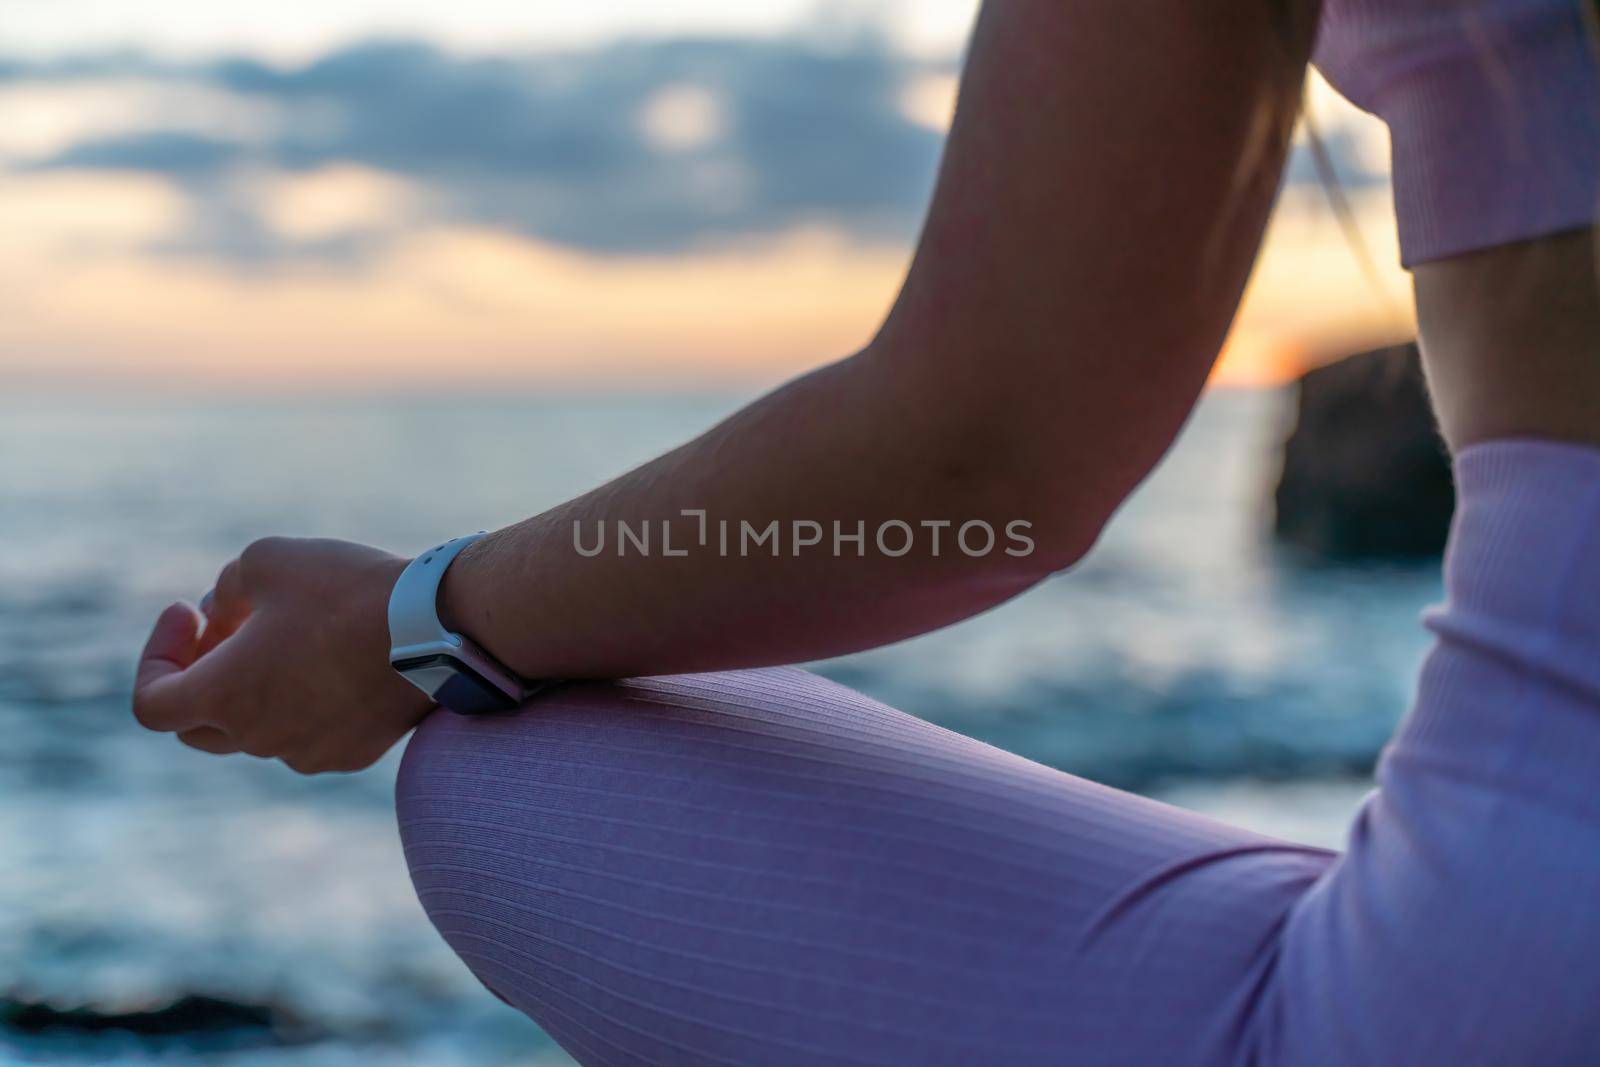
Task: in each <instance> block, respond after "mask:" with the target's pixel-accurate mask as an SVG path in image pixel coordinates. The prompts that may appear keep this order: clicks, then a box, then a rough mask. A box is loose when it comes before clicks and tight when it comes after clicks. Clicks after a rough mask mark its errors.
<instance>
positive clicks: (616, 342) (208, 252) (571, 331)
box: [0, 64, 1411, 390]
mask: <svg viewBox="0 0 1600 1067" xmlns="http://www.w3.org/2000/svg"><path fill="white" fill-rule="evenodd" d="M925 68H926V64H923V66H921V67H916V68H915V69H913V70H912V71H911V73H909V74H907V75H906V76H904V78H903V79H902V80H901V81H900V82H899V83H898V87H897V88H895V89H894V92H893V97H892V100H891V105H892V107H893V108H894V109H896V112H897V114H898V116H899V119H898V121H900V122H902V123H903V124H904V128H905V129H906V130H908V131H916V130H922V131H925V132H926V133H927V134H928V135H930V136H937V135H939V134H942V132H943V130H944V129H945V128H946V127H947V124H948V122H949V118H950V114H951V112H952V109H953V106H954V98H955V78H954V76H953V74H951V73H949V72H948V70H949V68H948V65H946V67H945V68H944V69H943V70H938V69H931V70H930V69H925ZM805 88H806V87H805V86H794V87H793V89H794V91H795V92H796V93H803V92H804V91H805ZM737 103H738V98H737V97H736V96H730V95H727V94H724V95H718V93H717V92H714V91H713V90H712V89H709V88H707V87H705V86H701V85H696V84H694V83H692V82H689V81H684V80H683V79H682V78H675V79H673V80H668V81H666V82H665V83H663V84H662V85H660V86H659V87H658V88H657V89H655V90H652V91H651V92H650V94H649V96H648V98H647V99H646V101H645V103H644V104H643V105H642V106H641V107H640V108H639V109H638V111H637V113H636V114H634V115H632V116H630V117H629V119H630V122H631V124H632V125H631V129H632V131H633V135H635V136H636V137H637V138H638V139H639V140H640V141H641V142H642V143H644V144H645V145H647V146H648V147H649V148H650V150H651V151H653V152H654V153H656V155H657V157H658V158H661V159H664V160H666V161H667V162H668V164H669V165H674V166H676V165H681V166H683V168H684V169H685V173H686V174H687V175H688V177H687V179H686V181H687V185H686V186H685V192H684V193H683V195H684V196H686V197H690V198H696V197H701V198H709V199H708V200H707V203H710V204H712V205H713V206H712V207H711V208H710V209H709V213H705V210H704V209H702V219H701V223H700V224H701V225H703V227H704V230H705V232H704V233H701V234H696V233H695V232H693V231H692V229H691V228H689V227H686V228H685V234H686V236H685V237H684V238H683V239H681V240H680V239H677V238H672V239H669V240H667V241H664V242H657V243H660V244H661V245H662V246H661V247H652V246H651V241H653V240H654V238H649V239H643V240H638V241H635V240H633V239H632V238H631V237H630V236H629V235H628V234H627V233H626V232H624V233H621V235H620V236H618V234H616V233H613V232H611V230H609V229H606V228H605V226H606V223H605V221H604V215H603V212H604V210H605V209H604V208H603V205H602V207H601V209H600V210H601V212H602V214H601V215H600V216H599V217H598V220H597V221H594V222H591V223H588V225H589V226H590V230H592V231H593V232H594V233H595V234H596V236H595V237H594V238H590V237H588V236H585V235H583V234H580V235H579V236H578V237H577V238H575V239H565V238H563V237H562V236H560V231H562V228H563V226H565V223H564V222H563V221H562V217H556V218H555V219H554V220H553V221H552V222H551V223H550V224H549V225H548V226H547V229H550V230H552V231H555V232H554V233H553V235H551V236H547V235H546V234H545V233H543V232H540V227H539V226H537V225H530V226H528V227H521V226H516V225H506V224H504V221H503V219H504V215H503V214H502V215H500V216H493V217H491V216H489V215H486V214H482V213H480V214H479V217H473V214H474V212H473V210H461V209H460V208H447V207H441V203H442V196H443V195H444V194H442V193H441V192H440V190H439V189H438V188H437V187H435V186H431V185H430V181H429V180H428V179H429V173H430V172H428V171H427V170H426V168H424V170H423V171H421V172H418V173H412V174H408V173H406V172H404V169H403V168H394V169H391V168H390V167H386V166H383V165H379V164H378V163H377V162H375V161H363V160H360V159H341V158H330V159H328V160H327V161H325V162H322V163H319V164H317V165H314V166H301V165H298V164H297V165H293V166H287V167H285V166H278V165H273V164H271V163H269V162H266V161H264V160H258V159H256V158H255V157H256V156H258V155H259V151H258V150H257V149H253V148H250V146H251V145H255V144H257V143H266V142H267V141H268V140H269V139H270V138H272V137H282V136H286V134H285V132H284V131H285V129H288V130H289V133H290V134H292V133H293V129H292V123H291V119H292V116H290V117H287V118H286V117H285V114H286V113H279V112H274V111H273V110H272V109H271V107H270V106H269V104H268V103H264V102H263V101H262V100H261V99H256V98H252V97H251V96H249V94H247V93H243V92H239V91H228V90H224V89H220V88H218V87H216V86H214V85H204V86H200V87H195V88H188V89H186V88H184V87H183V86H181V85H178V86H175V85H173V84H170V83H168V82H163V81H160V80H159V79H152V78H151V77H149V76H148V75H141V76H139V77H131V76H127V75H123V74H117V75H116V76H114V77H113V76H108V77H106V78H105V79H101V80H98V81H96V80H82V81H81V82H79V81H72V80H70V79H63V78H62V77H60V76H57V75H47V76H46V75H42V76H40V77H37V78H33V79H29V78H21V79H13V81H12V83H11V84H10V85H5V86H0V119H10V120H13V121H8V122H6V123H3V124H0V231H3V232H4V233H5V234H6V235H7V240H6V241H5V242H4V243H3V244H0V374H3V375H5V376H6V377H7V378H9V379H10V380H11V381H12V382H13V383H17V384H21V385H24V386H26V385H31V384H37V385H43V386H49V385H52V384H62V383H75V382H82V381H93V382H101V383H115V384H117V385H118V386H119V387H128V386H141V385H142V386H148V387H151V388H158V389H171V388H207V387H228V386H249V387H255V388H260V387H266V388H273V389H290V390H300V389H329V390H350V389H362V388H371V387H372V383H374V382H375V381H377V382H382V383H383V384H384V387H386V388H396V389H405V388H410V387H416V386H424V385H430V384H432V383H435V382H436V381H437V379H438V374H439V369H440V368H441V367H448V368H449V371H450V374H451V379H452V381H454V382H455V383H457V384H458V385H462V386H466V387H474V386H506V385H518V384H521V385H529V386H541V385H552V384H580V385H581V384H595V385H606V384H614V383H625V384H628V385H638V384H650V385H670V384H673V383H676V382H688V383H707V382H720V381H730V382H762V381H770V380H776V379H778V378H781V377H783V376H786V375H789V374H793V373H795V372H798V371H801V370H804V369H805V368H808V367H811V366H815V365H817V364H819V363H822V362H824V361H826V360H829V359H832V358H835V357H838V356H840V355H843V354H845V353H848V352H849V351H852V350H853V349H854V348H855V347H857V346H859V345H860V344H862V343H863V342H864V341H865V340H866V339H867V338H868V337H869V336H870V334H871V332H872V330H873V329H874V327H875V326H876V325H877V323H878V322H879V320H880V319H881V316H882V315H883V313H884V312H885V310H886V309H887V307H888V305H889V303H890V302H891V301H892V299H893V297H894V294H895V291H896V288H897V286H898V284H899V282H900V279H901V276H902V274H903V271H904V269H905V266H906V263H907V260H908V257H909V254H910V247H911V238H912V236H913V235H914V232H915V226H914V222H915V217H916V215H917V214H919V213H920V210H921V204H920V203H919V202H917V199H916V197H914V196H911V195H909V194H908V195H903V196H901V195H899V194H896V195H897V196H898V199H896V200H895V201H894V205H895V209H896V211H898V212H899V214H900V216H901V221H900V222H899V223H897V228H891V229H890V230H888V231H884V232H874V230H873V229H872V228H862V227H861V226H859V225H858V224H857V223H856V222H852V221H850V220H847V219H839V218H830V217H828V216H829V212H828V211H827V210H824V209H819V210H815V211H811V212H809V215H810V216H812V217H805V213H802V214H800V215H797V216H795V217H794V218H789V219H780V220H778V221H775V222H772V223H766V222H762V223H760V224H758V225H754V226H749V227H743V228H742V229H741V226H739V225H733V224H724V222H723V221H722V220H721V219H720V218H719V216H718V214H717V212H718V211H719V210H721V209H720V208H718V207H716V206H715V205H716V204H717V203H720V202H722V201H725V200H729V198H731V202H735V203H736V202H737V201H738V199H739V197H740V196H741V195H743V192H742V190H743V188H744V186H746V185H748V183H749V181H751V180H752V179H751V178H750V177H749V175H748V173H747V171H748V167H743V168H742V169H741V165H739V164H738V163H737V161H735V162H729V158H728V157H726V156H724V155H718V154H717V153H718V147H717V146H718V144H719V142H722V141H725V140H726V139H727V138H729V137H730V132H729V131H730V126H731V123H732V119H731V118H730V109H731V108H732V107H733V106H734V105H736V104H737ZM1310 106H1311V107H1312V109H1313V113H1314V114H1317V115H1318V117H1319V121H1321V122H1323V123H1325V124H1328V123H1332V124H1336V125H1338V126H1339V128H1340V129H1343V130H1346V131H1354V133H1353V134H1350V133H1348V132H1347V135H1346V140H1347V141H1348V142H1349V143H1350V144H1353V145H1355V146H1356V149H1357V150H1358V151H1359V152H1360V153H1361V154H1363V155H1364V156H1365V157H1366V161H1367V162H1368V163H1370V164H1371V166H1372V167H1373V168H1374V169H1380V168H1382V167H1383V166H1384V162H1385V161H1384V159H1383V156H1384V151H1385V147H1384V145H1383V143H1382V140H1381V138H1382V135H1381V127H1377V128H1375V124H1373V123H1371V122H1370V120H1367V119H1366V118H1365V117H1364V116H1360V115H1359V114H1358V113H1356V112H1354V111H1353V110H1352V109H1350V108H1349V107H1348V105H1344V104H1342V102H1339V101H1338V100H1337V98H1335V97H1334V96H1333V94H1332V93H1331V92H1329V91H1327V90H1326V88H1325V87H1324V86H1321V85H1317V86H1314V87H1313V91H1312V93H1311V100H1310ZM151 115H156V116H165V121H166V122H167V128H163V129H158V130H155V131H153V132H152V133H149V134H146V133H145V126H146V125H148V123H149V121H150V116H151ZM130 130H132V131H137V132H138V135H139V136H151V137H155V136H160V137H165V138H168V139H169V140H171V139H173V138H181V137H191V138H194V137H196V136H197V135H196V134H195V131H216V130H226V131H229V133H230V136H237V137H238V138H240V139H241V141H242V143H243V144H244V145H245V146H246V149H247V150H246V151H244V152H243V154H242V155H241V157H240V162H238V163H237V164H233V165H231V166H230V168H229V169H228V170H227V171H225V172H221V171H211V170H204V171H194V172H192V173H191V172H190V171H186V170H183V169H181V168H178V167H176V166H164V165H157V164H155V163H151V162H147V161H144V160H143V159H141V158H138V157H135V156H128V157H127V158H126V159H123V158H122V157H112V156H110V155H108V154H107V151H106V150H103V149H100V148H99V146H101V145H112V146H117V145H121V144H123V143H124V142H125V141H126V140H127V139H128V136H129V134H128V131H130ZM208 136H210V134H208ZM119 138H121V140H118V139H119ZM97 139H98V140H97ZM162 143H166V142H162ZM183 143H187V142H183ZM197 143H202V144H203V142H198V141H197ZM83 145H88V146H89V147H88V149H84V148H83V147H81V146H83ZM96 151H99V153H100V154H98V155H96V154H95V152H96ZM352 154H357V153H352ZM929 158H930V159H931V157H929ZM7 161H9V162H10V164H11V165H10V166H4V164H5V163H6V162H7ZM41 161H44V163H43V165H41ZM929 176H930V177H931V172H930V175H929ZM573 188H577V189H579V190H580V191H581V188H582V183H581V181H580V180H579V179H574V180H573ZM470 195H474V196H476V195H478V194H470ZM560 195H563V196H567V195H572V194H571V193H570V191H567V190H563V191H561V194H560ZM686 203H688V201H686ZM1350 203H1351V205H1352V215H1353V218H1354V221H1355V223H1356V224H1357V227H1358V229H1359V233H1360V240H1359V242H1358V243H1356V244H1353V243H1352V241H1351V239H1350V235H1349V234H1347V233H1346V232H1345V231H1344V230H1343V229H1342V228H1341V226H1340V225H1339V222H1338V220H1337V218H1336V217H1335V215H1334V213H1333V212H1332V211H1331V210H1330V209H1329V207H1328V206H1327V201H1326V199H1325V197H1324V196H1323V190H1322V189H1321V188H1318V187H1317V185H1316V183H1315V182H1305V181H1301V182H1299V183H1293V182H1291V184H1290V185H1289V186H1288V187H1286V189H1285V192H1284V195H1283V196H1282V198H1281V201H1280V206H1279V210H1278V213H1277V215H1276V217H1275V219H1274V222H1273V225H1272V228H1271V231H1270V234H1269V238H1268V241H1267V244H1266V248H1265V251H1264V253H1263V256H1262V259H1261V261H1260V264H1259V265H1258V269H1257V271H1256V273H1255V276H1254V278H1253V280H1252V282H1251V285H1250V288H1249V291H1248V294H1247V298H1246V301H1245V304H1244V306H1243V308H1242V309H1241V312H1240V315H1239V318H1238V320H1237V322H1236V325H1235V329H1234V331H1233V333H1232V335H1231V337H1230V339H1229V341H1228V344H1227V346H1226V349H1225V351H1224V353H1223V355H1222V358H1221V360H1220V362H1219V365H1218V368H1217V370H1216V373H1215V376H1214V381H1216V382H1219V383H1223V384H1228V385H1265V384H1274V383H1278V382H1282V381H1284V380H1286V379H1288V378H1290V377H1292V376H1293V375H1295V374H1297V373H1298V372H1300V371H1301V370H1303V369H1304V368H1305V366H1306V365H1307V364H1308V362H1311V361H1314V360H1316V359H1318V358H1321V357H1324V356H1326V355H1330V354H1336V353H1338V352H1340V351H1341V350H1345V349H1348V348H1349V347H1350V346H1353V345H1361V344H1366V343H1369V342H1371V341H1373V340H1374V339H1387V338H1392V337H1396V336H1401V335H1404V334H1406V333H1407V332H1408V331H1409V330H1410V329H1411V325H1410V323H1409V321H1408V320H1407V319H1406V317H1405V313H1404V312H1402V311H1400V310H1399V309H1402V308H1404V307H1406V306H1407V304H1408V301H1407V300H1406V299H1405V286H1406V280H1405V275H1404V274H1403V273H1402V272H1401V271H1400V270H1399V268H1398V266H1397V255H1396V251H1395V241H1394V233H1393V224H1392V222H1391V220H1390V217H1389V204H1388V194H1387V190H1386V188H1385V187H1382V186H1377V187H1368V188H1362V189H1358V190H1352V191H1351V193H1350ZM241 204H245V205H248V209H247V210H248V212H249V213H250V216H251V222H250V226H251V229H249V231H248V232H247V233H245V235H244V236H243V237H239V236H237V235H234V236H229V234H230V233H231V231H228V230H227V229H226V226H227V225H234V223H233V222H232V221H231V220H232V219H234V217H235V216H237V215H239V214H240V213H241V212H242V211H244V210H246V209H244V208H241V207H240V205H241ZM584 210H588V211H595V210H596V209H595V206H593V205H590V206H588V207H586V208H584ZM674 210H675V209H674V207H673V202H672V201H671V200H670V199H667V200H663V201H662V203H661V205H660V206H659V213H660V217H661V218H664V219H666V220H668V221H669V222H670V220H671V219H672V217H673V212H674ZM219 218H220V219H222V220H223V221H222V222H221V223H219V222H217V221H216V220H217V219H219ZM619 225H620V224H619ZM652 225H656V226H660V225H662V223H660V222H659V221H657V222H655V223H652ZM873 225H874V226H875V225H876V224H873ZM219 227H222V229H219ZM597 227H599V228H597ZM587 232H589V231H585V234H586V233H587ZM219 233H221V234H222V236H221V237H218V236H217V235H218V234H219ZM230 242H231V243H230ZM241 242H244V244H243V245H241ZM241 248H242V250H241ZM347 249H356V251H354V252H350V251H347ZM285 250H287V251H285ZM308 250H309V251H308ZM330 250H331V251H330ZM1363 253H1364V254H1365V256H1366V258H1367V260H1368V262H1369V263H1370V266H1364V265H1363V258H1362V255H1363Z"/></svg>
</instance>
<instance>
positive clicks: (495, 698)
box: [394, 653, 518, 715]
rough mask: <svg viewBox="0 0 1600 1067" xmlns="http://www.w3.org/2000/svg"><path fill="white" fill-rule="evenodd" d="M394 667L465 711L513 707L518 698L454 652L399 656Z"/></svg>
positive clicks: (477, 712)
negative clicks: (409, 656)
mask: <svg viewBox="0 0 1600 1067" xmlns="http://www.w3.org/2000/svg"><path fill="white" fill-rule="evenodd" d="M394 669H395V670H397V671H399V672H400V673H401V674H404V675H405V676H406V677H407V678H408V679H410V680H411V681H412V682H414V683H416V684H418V685H419V686H420V687H421V688H423V689H425V690H427V692H429V693H431V694H432V695H433V699H435V700H437V701H438V702H439V703H440V704H442V705H444V706H445V707H447V708H449V709H450V710H451V711H455V712H460V713H461V714H462V715H484V714H487V713H489V712H494V711H511V710H513V709H514V708H516V707H517V706H518V701H517V700H516V699H515V698H513V697H512V696H510V695H509V694H507V693H504V692H502V691H501V690H500V689H498V688H496V687H495V685H494V683H492V682H490V681H489V680H488V679H487V678H484V677H483V676H482V675H481V674H479V673H478V672H477V671H475V670H473V669H472V668H471V667H469V666H467V665H466V664H465V663H463V662H462V661H461V660H459V659H457V658H456V657H454V656H450V655H445V654H443V653H439V654H437V655H432V656H417V657H416V658H414V659H403V660H396V661H395V663H394Z"/></svg>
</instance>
